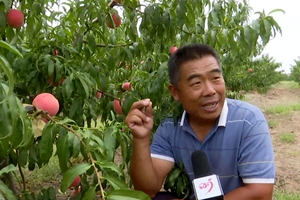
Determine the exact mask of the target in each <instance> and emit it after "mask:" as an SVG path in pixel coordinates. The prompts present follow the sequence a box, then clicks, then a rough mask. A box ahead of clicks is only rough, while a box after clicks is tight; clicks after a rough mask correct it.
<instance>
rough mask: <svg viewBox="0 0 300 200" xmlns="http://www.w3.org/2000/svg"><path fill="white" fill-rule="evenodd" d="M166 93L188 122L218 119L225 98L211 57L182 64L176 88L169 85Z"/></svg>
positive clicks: (215, 65)
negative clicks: (175, 101) (188, 117)
mask: <svg viewBox="0 0 300 200" xmlns="http://www.w3.org/2000/svg"><path fill="white" fill-rule="evenodd" d="M169 89H170V92H171V93H172V95H173V97H174V99H175V100H177V101H179V102H181V104H182V106H183V108H184V109H185V110H186V111H187V113H189V116H190V118H193V119H196V120H199V122H206V121H214V120H216V119H217V118H218V117H219V116H220V114H221V111H222V108H223V105H224V101H225V98H226V92H225V82H224V78H223V76H222V72H221V69H220V67H219V65H218V63H217V61H216V59H215V58H214V57H213V56H205V57H203V58H201V59H198V60H193V61H189V62H186V63H184V64H183V65H182V66H181V67H180V77H179V82H178V85H177V87H175V86H173V85H170V86H169Z"/></svg>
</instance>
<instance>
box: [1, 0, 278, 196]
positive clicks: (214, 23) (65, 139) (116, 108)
mask: <svg viewBox="0 0 300 200" xmlns="http://www.w3.org/2000/svg"><path fill="white" fill-rule="evenodd" d="M0 5H1V6H0V27H1V37H2V41H1V42H0V64H1V65H0V66H1V73H0V80H1V87H0V88H1V90H0V94H1V95H0V102H1V104H0V127H1V132H0V135H1V137H0V156H2V157H4V158H9V163H10V165H8V166H7V167H5V168H3V169H1V170H0V176H1V175H3V174H5V173H9V172H14V171H16V170H19V171H20V173H21V174H22V169H24V168H28V169H29V170H35V169H37V168H42V167H43V166H45V165H47V163H48V162H49V160H50V159H51V158H52V157H53V156H57V157H58V159H59V167H60V169H61V172H62V174H63V179H62V181H61V183H60V190H61V192H66V191H67V190H68V188H69V186H70V185H72V182H73V180H74V179H76V178H77V177H78V176H80V178H81V182H80V189H79V188H78V187H77V188H76V189H77V190H78V194H77V195H76V196H75V197H74V199H95V197H96V196H98V197H99V196H100V197H101V198H102V199H124V198H125V197H130V198H131V199H149V197H148V196H147V195H145V194H144V193H142V192H139V191H134V190H132V185H131V181H130V178H129V176H128V174H127V173H126V172H127V171H128V167H129V164H130V156H131V150H132V149H131V135H130V131H129V130H128V128H127V127H126V126H125V124H124V117H125V116H126V114H127V113H128V111H129V109H130V106H131V105H132V103H133V102H135V101H136V100H139V99H143V98H150V99H151V100H152V102H153V105H154V108H155V125H154V129H153V131H155V129H156V128H157V126H158V125H159V123H160V122H161V120H162V119H163V118H165V117H166V116H169V115H173V116H178V115H179V114H180V113H181V112H182V108H181V107H180V105H179V104H178V103H177V102H175V101H174V100H173V99H172V97H171V96H170V94H169V92H168V89H167V85H168V75H167V61H168V59H169V55H170V48H171V47H173V48H172V49H173V50H174V47H180V46H182V45H184V44H190V43H198V42H200V43H206V44H209V45H211V46H213V47H214V48H216V49H217V50H218V52H219V53H220V55H221V58H222V63H223V66H222V67H223V70H224V75H225V79H226V82H228V83H230V80H235V79H239V78H240V77H239V76H238V74H237V73H233V72H235V71H237V72H238V71H239V70H240V69H239V67H240V65H241V63H247V62H249V61H251V60H252V59H253V57H255V56H257V55H260V54H261V52H262V50H263V49H264V47H265V45H266V44H267V43H268V42H269V41H270V39H271V38H273V37H275V36H276V34H277V33H281V28H280V26H279V25H278V24H277V22H276V21H275V20H274V18H273V17H272V16H271V14H272V12H276V11H281V10H273V11H272V12H270V13H269V14H266V13H264V12H258V13H257V15H256V18H255V19H253V20H250V19H249V16H250V12H251V7H250V6H249V4H248V1H246V0H244V1H235V0H228V1H223V0H215V1H210V0H176V1H175V0H173V1H167V0H162V1H154V0H145V1H139V0H126V1H125V0H112V1H107V0H97V1H95V0H78V1H73V0H66V1H61V2H57V1H53V0H35V1H30V0H22V1H21V0H20V1H17V0H0ZM58 8H59V9H58ZM11 9H16V10H18V11H21V12H22V14H23V15H22V14H20V13H19V12H17V13H18V15H8V14H9V12H10V11H11ZM20 16H21V18H20ZM173 50H172V51H173ZM227 74H228V75H230V76H227ZM124 83H126V86H125V85H124ZM229 86H230V85H229ZM41 93H50V94H52V95H53V96H54V97H55V98H56V99H57V100H58V102H59V110H58V113H57V114H56V115H54V116H53V115H52V116H51V115H50V113H49V110H43V109H38V108H36V107H35V106H30V105H32V104H33V100H34V99H35V97H36V96H37V95H39V94H41ZM45 102H46V103H47V101H45ZM24 105H26V106H24ZM42 119H46V120H42ZM44 121H46V123H45V122H44ZM53 146H55V147H56V148H53ZM118 154H121V159H116V157H117V155H118ZM78 157H80V158H82V162H81V163H75V162H72V160H73V159H76V158H78ZM21 183H22V192H21V193H17V194H15V193H13V192H12V191H11V190H10V189H9V188H8V186H7V185H6V184H4V182H2V181H0V189H1V191H2V194H1V193H0V197H1V196H4V197H6V198H8V199H17V198H20V199H34V198H38V199H56V195H55V194H56V192H57V191H55V190H54V188H53V187H50V188H43V189H41V191H40V193H39V194H36V193H34V192H33V191H29V190H28V189H27V186H26V180H24V177H22V180H21ZM164 187H165V189H166V190H170V191H173V192H176V193H177V194H178V195H179V196H184V195H188V193H189V185H188V180H187V178H186V176H185V174H184V171H182V170H181V168H180V166H177V167H176V168H174V170H173V171H172V172H171V173H170V174H169V176H168V177H167V179H166V183H165V185H164ZM79 190H80V191H79Z"/></svg>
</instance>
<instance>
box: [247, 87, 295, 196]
mask: <svg viewBox="0 0 300 200" xmlns="http://www.w3.org/2000/svg"><path fill="white" fill-rule="evenodd" d="M245 96H246V101H248V102H250V103H252V104H254V105H256V106H258V107H259V108H261V109H262V110H263V112H264V114H265V116H266V118H267V120H268V121H269V125H270V130H271V136H272V140H273V145H274V152H275V159H276V161H275V162H276V170H277V178H276V189H277V190H280V191H285V192H287V193H295V192H299V191H300V184H299V183H300V111H291V112H290V113H289V114H286V115H282V114H275V113H270V112H266V110H268V109H270V108H274V107H276V106H284V105H295V104H299V103H300V89H285V88H272V89H270V90H269V91H268V92H267V93H266V94H256V93H248V94H246V95H245ZM282 134H292V135H294V136H295V139H294V142H285V141H284V140H282V139H281V136H282Z"/></svg>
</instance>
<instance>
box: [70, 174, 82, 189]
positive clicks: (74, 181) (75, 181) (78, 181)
mask: <svg viewBox="0 0 300 200" xmlns="http://www.w3.org/2000/svg"><path fill="white" fill-rule="evenodd" d="M80 182H81V177H80V176H77V177H76V178H75V179H74V180H73V182H72V183H71V185H70V188H74V187H77V186H78V185H79V184H80Z"/></svg>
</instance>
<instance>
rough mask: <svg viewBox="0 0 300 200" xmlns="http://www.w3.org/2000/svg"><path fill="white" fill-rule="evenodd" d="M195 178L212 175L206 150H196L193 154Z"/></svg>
mask: <svg viewBox="0 0 300 200" xmlns="http://www.w3.org/2000/svg"><path fill="white" fill-rule="evenodd" d="M191 159H192V164H193V170H194V175H195V178H200V177H205V176H209V175H212V172H211V170H210V165H209V162H208V158H207V156H206V153H205V151H201V150H198V151H194V152H193V153H192V156H191Z"/></svg>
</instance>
